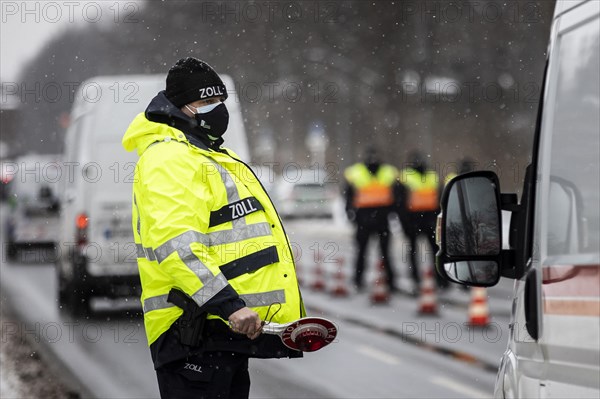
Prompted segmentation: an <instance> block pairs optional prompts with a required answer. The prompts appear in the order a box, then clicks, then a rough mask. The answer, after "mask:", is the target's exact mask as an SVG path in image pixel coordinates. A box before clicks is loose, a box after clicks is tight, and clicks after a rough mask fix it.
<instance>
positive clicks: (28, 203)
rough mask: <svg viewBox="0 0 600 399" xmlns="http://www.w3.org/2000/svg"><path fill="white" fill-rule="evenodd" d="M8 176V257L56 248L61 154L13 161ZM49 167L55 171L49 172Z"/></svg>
mask: <svg viewBox="0 0 600 399" xmlns="http://www.w3.org/2000/svg"><path fill="white" fill-rule="evenodd" d="M10 169H11V172H12V173H11V174H10V175H7V176H6V181H7V182H8V183H7V185H6V189H7V191H8V193H7V199H8V209H9V212H7V215H6V225H5V229H6V230H5V234H6V243H5V249H6V257H7V259H8V260H15V259H16V257H17V255H18V254H19V251H21V250H22V249H25V248H27V249H31V248H35V247H40V246H46V247H54V245H55V244H56V239H57V237H58V213H59V208H60V203H59V199H58V181H59V179H60V174H61V173H62V172H61V166H60V159H59V156H58V155H26V156H22V157H19V158H17V159H16V160H15V161H14V162H12V163H11V168H10ZM49 170H53V171H52V172H49Z"/></svg>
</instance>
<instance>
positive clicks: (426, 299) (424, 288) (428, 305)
mask: <svg viewBox="0 0 600 399" xmlns="http://www.w3.org/2000/svg"><path fill="white" fill-rule="evenodd" d="M437 313H438V310H437V296H436V294H435V283H434V281H433V272H432V270H431V269H429V270H427V271H426V272H425V276H424V278H423V281H422V283H421V293H420V296H419V314H422V315H437Z"/></svg>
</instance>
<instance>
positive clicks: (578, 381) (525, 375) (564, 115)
mask: <svg viewBox="0 0 600 399" xmlns="http://www.w3.org/2000/svg"><path fill="white" fill-rule="evenodd" d="M501 210H505V211H510V212H512V218H511V223H510V237H509V242H508V249H503V243H502V233H501V232H502V222H501V217H500V212H501ZM438 245H439V246H440V250H439V252H438V254H437V256H436V258H437V269H438V271H439V272H440V273H441V274H442V275H444V276H445V277H446V278H448V279H449V280H452V281H455V282H458V283H462V284H466V285H471V286H483V287H486V286H492V285H494V284H496V283H497V282H498V279H499V278H500V277H501V276H502V277H505V278H509V279H514V280H515V285H514V299H513V306H512V320H511V323H510V326H509V327H510V336H509V341H508V347H507V349H506V351H505V353H504V355H503V356H502V359H501V362H500V368H499V371H498V377H497V380H496V387H495V393H494V394H495V397H497V398H567V397H570V398H599V397H600V2H599V1H597V0H588V1H559V2H558V3H557V5H556V11H555V16H554V21H553V25H552V31H551V39H550V46H549V55H548V64H547V68H546V72H545V77H544V86H543V92H542V99H541V102H540V108H539V113H538V122H537V128H536V133H535V139H534V149H533V158H532V163H531V165H529V167H528V170H527V173H526V177H525V182H524V188H523V192H522V196H521V199H520V201H518V198H517V196H516V195H515V194H504V193H502V192H501V190H500V185H499V182H498V177H497V176H496V175H495V174H494V173H493V172H489V171H476V172H471V173H468V174H464V175H460V176H458V177H456V178H454V179H453V180H451V181H450V183H449V184H448V185H447V187H446V189H445V191H444V195H443V196H442V213H441V214H440V216H439V218H438Z"/></svg>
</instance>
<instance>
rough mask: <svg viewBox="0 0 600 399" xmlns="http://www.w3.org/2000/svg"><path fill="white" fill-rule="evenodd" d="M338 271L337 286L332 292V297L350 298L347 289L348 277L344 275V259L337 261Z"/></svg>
mask: <svg viewBox="0 0 600 399" xmlns="http://www.w3.org/2000/svg"><path fill="white" fill-rule="evenodd" d="M336 264H337V270H336V271H335V286H334V287H333V289H332V290H331V295H333V296H337V297H346V296H348V288H347V287H346V277H345V275H344V258H341V257H340V258H338V259H336Z"/></svg>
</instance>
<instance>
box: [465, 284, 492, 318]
mask: <svg viewBox="0 0 600 399" xmlns="http://www.w3.org/2000/svg"><path fill="white" fill-rule="evenodd" d="M489 322H490V309H489V307H488V304H487V290H486V289H485V288H483V287H473V288H471V303H470V304H469V324H470V325H472V326H477V327H485V326H487V325H488V324H489Z"/></svg>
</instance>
